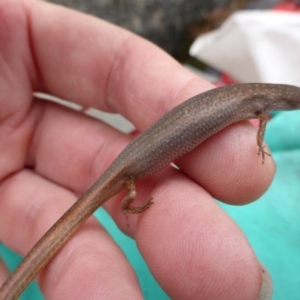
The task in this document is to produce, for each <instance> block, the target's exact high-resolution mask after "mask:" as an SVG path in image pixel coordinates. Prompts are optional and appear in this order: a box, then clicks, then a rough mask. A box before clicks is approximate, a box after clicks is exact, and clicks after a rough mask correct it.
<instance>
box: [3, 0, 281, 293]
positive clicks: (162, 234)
mask: <svg viewBox="0 0 300 300" xmlns="http://www.w3.org/2000/svg"><path fill="white" fill-rule="evenodd" d="M0 15H1V18H0V22H1V23H0V53H1V56H0V66H1V67H0V71H1V72H0V76H1V77H0V90H1V93H0V101H1V103H0V107H1V110H0V157H1V159H0V179H1V182H0V193H1V195H2V197H1V201H0V240H1V241H2V242H3V243H5V244H6V245H8V246H9V247H11V248H12V249H14V250H15V251H17V252H19V253H21V254H22V255H24V254H26V253H27V252H28V251H29V249H30V248H31V247H32V246H33V245H34V244H35V242H36V241H37V240H38V239H39V238H40V237H41V236H42V235H43V233H44V232H45V231H46V230H47V229H48V228H49V227H50V226H51V225H52V224H53V223H54V222H55V221H56V220H57V219H58V218H59V217H60V216H61V215H62V214H63V212H65V211H66V210H67V208H69V207H70V206H71V204H72V203H74V201H76V199H77V198H78V195H80V194H82V193H83V192H84V191H85V190H86V189H87V188H88V187H89V186H90V185H91V184H92V183H93V182H94V181H95V180H96V178H97V177H99V175H101V174H102V173H103V172H104V171H105V169H106V168H107V167H108V165H109V164H110V163H111V162H112V161H113V159H114V158H115V157H116V156H117V154H118V153H119V152H120V151H121V150H122V149H123V148H124V147H125V146H126V145H127V144H128V142H129V141H130V140H131V139H132V137H130V136H128V135H125V134H123V133H120V132H118V131H116V130H115V129H112V128H110V127H109V126H107V125H104V124H102V123H100V122H98V121H96V120H93V119H91V118H89V117H87V116H85V115H83V114H81V113H78V112H75V111H72V110H69V109H66V108H63V107H61V106H59V105H56V104H52V103H49V102H45V101H40V100H37V99H34V98H33V97H32V92H33V91H42V92H46V93H49V94H52V95H55V96H58V97H61V98H64V99H68V100H70V101H72V102H75V103H78V104H81V105H83V106H90V107H96V108H98V109H101V110H106V111H110V112H119V113H121V114H122V115H124V116H125V117H126V118H127V119H129V120H130V121H131V122H133V124H134V125H135V126H136V127H137V129H138V130H140V131H143V130H145V129H146V128H147V127H149V126H150V125H151V124H152V123H154V122H155V121H156V120H157V119H158V118H159V117H161V116H162V115H163V114H165V113H166V112H167V111H169V110H170V109H171V108H172V107H174V106H176V105H177V104H179V103H181V102H182V101H184V100H186V99H188V98H190V97H191V96H193V95H195V94H198V93H200V92H203V91H205V90H208V89H210V88H212V86H211V85H210V84H209V83H207V82H205V81H204V80H203V79H201V78H199V77H196V76H195V75H194V74H191V73H190V72H189V71H187V70H185V69H184V68H183V67H182V66H181V65H180V64H178V63H177V62H176V61H174V60H173V59H172V58H171V57H169V56H168V55H167V54H166V53H164V52H163V51H162V50H160V49H158V48H157V47H155V46H154V45H152V44H151V43H149V42H147V41H145V40H143V39H141V38H139V37H137V36H135V35H133V34H132V33H130V32H128V31H125V30H123V29H120V28H118V27H115V26H112V25H110V24H108V23H106V22H103V21H101V20H98V19H95V18H93V17H90V16H86V15H83V14H80V13H77V12H74V11H71V10H67V9H64V8H61V7H59V6H54V5H52V4H48V3H44V2H39V1H29V0H27V1H17V0H8V1H4V0H2V1H0ZM176 164H177V165H178V166H179V167H180V171H176V170H174V169H172V168H171V167H170V168H168V169H166V170H164V171H162V172H160V173H158V174H157V175H155V176H152V177H150V178H148V179H146V180H143V181H142V182H141V183H139V184H138V186H137V188H138V199H137V200H136V202H135V203H136V204H142V203H145V202H146V201H147V200H148V199H149V198H151V197H152V198H153V201H154V202H155V204H154V205H153V206H152V207H151V208H150V209H149V210H148V211H147V212H145V213H143V214H139V215H130V216H129V223H130V227H129V228H127V226H126V221H125V218H124V216H123V214H122V212H121V210H120V201H121V199H122V198H123V196H124V193H123V194H121V195H118V196H116V197H113V198H112V199H111V200H110V201H108V202H107V204H106V205H105V209H107V210H108V212H109V213H110V214H111V215H112V217H113V218H114V220H115V222H116V223H117V225H118V226H119V227H120V228H121V229H122V230H123V231H124V232H125V233H126V234H128V235H129V236H131V237H132V238H134V239H135V240H136V242H137V245H138V247H139V249H140V251H141V253H142V255H143V257H144V259H145V260H146V262H147V264H148V266H149V268H150V270H151V272H152V274H153V275H154V277H155V278H156V279H157V281H158V282H159V284H160V285H161V286H162V288H163V289H164V290H165V291H166V292H167V293H168V294H169V295H170V296H171V298H175V299H176V298H183V297H184V298H185V299H193V298H195V296H198V297H201V299H208V298H209V299H256V298H257V297H258V295H259V293H260V288H261V285H262V267H261V265H260V264H259V262H258V260H257V258H256V257H255V255H254V253H253V251H252V249H251V247H250V245H249V244H248V241H247V239H246V238H245V236H244V235H243V233H242V232H241V231H240V229H239V228H238V227H237V226H236V224H235V223H234V222H233V221H232V220H231V219H230V218H229V217H228V216H227V215H226V214H225V213H224V212H223V211H222V210H221V209H220V208H219V207H218V206H217V204H216V202H215V200H214V198H217V199H219V200H221V201H224V202H226V203H231V204H245V203H248V202H251V201H253V200H255V199H257V198H258V197H259V196H260V195H261V194H263V192H264V191H265V190H266V189H267V188H268V186H269V185H270V183H271V181H272V178H273V175H274V171H275V167H274V163H273V161H272V158H271V157H267V159H266V162H265V164H264V165H262V164H261V157H258V156H257V146H256V129H254V128H253V127H252V125H250V124H249V123H248V122H240V123H238V124H234V125H232V126H229V127H228V128H226V129H225V130H222V131H221V132H220V133H218V134H216V135H215V136H213V137H212V138H210V139H209V140H207V141H206V142H204V143H203V144H201V145H200V146H199V147H198V148H197V149H195V150H194V151H192V152H191V153H189V154H187V155H185V156H184V157H182V158H181V159H179V160H178V161H176ZM16 220H17V221H16ZM0 272H1V275H0V279H4V278H5V272H6V271H5V268H0ZM38 283H39V284H40V286H41V289H42V292H43V293H44V295H45V297H46V299H60V298H61V299H63V298H64V299H76V298H77V299H82V298H83V297H87V298H88V299H92V298H93V297H97V299H101V298H107V297H108V296H109V297H110V298H117V297H118V298H120V297H122V298H133V299H140V298H142V294H141V290H140V287H139V284H138V281H137V278H136V275H135V273H134V271H133V270H132V268H131V266H130V264H129V263H128V261H127V260H126V258H125V256H124V254H123V253H122V251H121V250H120V249H119V248H118V246H117V245H116V244H115V242H114V241H113V240H112V239H111V238H110V236H109V235H108V234H107V232H106V231H105V230H104V229H103V227H102V226H101V225H100V224H99V223H98V222H96V221H95V219H93V218H90V219H89V220H88V221H87V222H86V223H85V224H84V225H83V226H82V227H81V228H80V230H79V231H78V232H77V233H76V234H75V235H74V237H73V238H72V239H71V240H70V241H69V242H68V243H67V245H66V246H65V247H64V248H63V249H62V250H61V251H60V252H59V253H58V255H56V257H55V258H54V259H53V260H52V261H51V262H50V263H49V264H48V266H47V267H46V268H45V269H44V270H43V271H42V272H41V274H40V275H39V277H38ZM220 297H222V298H220Z"/></svg>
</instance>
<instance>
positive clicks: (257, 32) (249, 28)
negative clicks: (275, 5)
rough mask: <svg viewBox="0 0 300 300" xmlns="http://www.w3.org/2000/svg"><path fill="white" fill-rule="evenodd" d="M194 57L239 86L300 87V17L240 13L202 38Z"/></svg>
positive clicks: (287, 14) (290, 13)
mask: <svg viewBox="0 0 300 300" xmlns="http://www.w3.org/2000/svg"><path fill="white" fill-rule="evenodd" d="M190 55H191V56H194V57H196V58H198V59H200V60H202V61H204V62H205V63H207V64H209V65H211V66H212V67H214V68H216V69H218V70H220V71H223V72H226V73H227V74H229V75H230V76H231V77H232V78H233V79H235V80H237V81H238V82H269V83H287V84H294V85H298V86H299V85H300V70H299V66H300V14H299V13H294V12H280V11H240V12H237V13H234V14H233V15H232V16H231V17H230V18H228V19H227V20H226V21H225V22H224V23H223V25H222V26H221V27H220V28H219V29H217V30H215V31H213V32H211V33H208V34H204V35H202V36H200V37H198V38H197V39H196V40H195V42H194V43H193V45H192V46H191V48H190Z"/></svg>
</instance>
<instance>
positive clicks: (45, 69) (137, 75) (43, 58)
mask: <svg viewBox="0 0 300 300" xmlns="http://www.w3.org/2000/svg"><path fill="white" fill-rule="evenodd" d="M31 15H32V19H33V20H34V22H32V41H33V47H34V53H35V57H36V62H37V65H38V68H39V70H40V73H41V79H42V80H43V82H44V85H45V89H46V91H47V92H49V93H51V94H54V95H56V96H59V97H61V98H64V99H68V100H70V101H74V102H76V103H79V104H81V105H84V106H91V107H95V108H98V109H102V110H106V111H110V112H119V113H121V114H122V115H124V116H125V117H126V118H128V119H129V120H131V121H132V122H133V123H134V124H135V125H136V126H137V127H138V129H140V130H143V129H145V128H146V127H148V126H149V125H150V124H152V123H153V122H154V121H155V120H157V119H158V118H159V117H160V116H161V115H163V114H164V113H166V112H167V111H168V110H170V109H171V108H172V107H173V106H175V105H176V104H178V103H179V102H182V101H184V100H185V99H187V98H189V97H190V96H193V95H194V94H197V93H199V92H201V91H203V90H206V89H208V88H211V87H212V86H211V85H210V84H208V83H207V82H206V81H204V80H202V79H201V78H198V77H196V76H195V75H194V74H191V73H190V72H189V71H187V70H184V69H183V68H182V66H181V65H180V64H178V63H177V62H176V61H175V60H173V59H172V58H171V57H169V56H168V55H167V54H166V53H164V52H163V51H158V48H157V47H156V46H154V45H153V44H152V43H150V42H148V41H146V40H144V39H142V38H140V37H138V36H137V35H134V34H132V33H131V32H129V31H127V30H124V29H121V28H119V27H117V26H114V25H112V24H109V23H107V22H105V21H103V20H99V19H96V18H94V17H92V16H85V18H79V13H75V12H74V11H70V10H67V9H63V8H61V9H59V10H58V9H57V7H55V6H53V5H45V4H44V3H43V5H34V6H32V7H31ZM112 37H113V38H112ZM187 86H188V88H187ZM174 99H175V101H174ZM137 106H138V107H139V111H138V114H137V113H136V109H133V108H135V107H137Z"/></svg>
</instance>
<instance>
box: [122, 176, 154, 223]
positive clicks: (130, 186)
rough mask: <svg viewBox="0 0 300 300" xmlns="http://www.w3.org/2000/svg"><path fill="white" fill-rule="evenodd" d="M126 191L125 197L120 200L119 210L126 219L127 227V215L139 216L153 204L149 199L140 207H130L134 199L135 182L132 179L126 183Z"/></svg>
mask: <svg viewBox="0 0 300 300" xmlns="http://www.w3.org/2000/svg"><path fill="white" fill-rule="evenodd" d="M126 189H127V191H128V193H127V195H126V196H125V197H124V199H123V200H122V204H121V210H122V212H123V214H124V216H125V218H126V223H127V226H128V227H129V220H128V215H127V214H128V213H131V214H139V213H142V212H144V211H145V210H147V209H148V208H149V207H150V206H151V205H152V204H153V203H154V202H153V201H152V198H150V199H149V200H148V201H147V203H146V204H144V205H142V206H132V205H131V204H132V202H133V201H134V199H135V198H136V194H137V193H136V188H135V182H134V180H133V179H132V178H129V179H128V180H127V181H126Z"/></svg>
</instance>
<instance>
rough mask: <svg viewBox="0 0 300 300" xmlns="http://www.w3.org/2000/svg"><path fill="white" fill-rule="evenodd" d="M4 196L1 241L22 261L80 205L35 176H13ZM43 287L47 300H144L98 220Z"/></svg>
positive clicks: (49, 271) (65, 252)
mask: <svg viewBox="0 0 300 300" xmlns="http://www.w3.org/2000/svg"><path fill="white" fill-rule="evenodd" d="M0 192H1V194H2V195H3V199H2V200H3V201H1V202H0V211H1V212H5V214H3V216H4V217H3V218H0V236H1V239H2V240H3V242H4V243H6V244H7V245H9V246H10V247H11V248H13V249H15V250H16V251H17V252H19V253H21V254H23V255H24V254H26V253H27V252H28V250H29V249H30V248H31V247H32V246H33V245H34V244H35V242H36V241H37V240H38V239H39V238H40V237H41V236H42V235H43V234H44V233H45V231H46V230H47V229H48V228H49V227H50V226H51V225H52V224H53V223H54V222H55V221H56V220H57V219H58V218H59V217H60V216H61V215H62V214H63V213H64V212H65V211H66V209H67V208H68V207H69V206H70V205H71V204H72V203H73V202H74V200H75V196H74V195H73V194H72V193H70V192H69V191H67V190H65V189H63V188H61V187H58V186H56V185H54V184H53V183H50V182H49V181H46V180H45V179H43V178H41V177H39V176H37V175H36V174H34V173H32V172H31V171H22V172H20V173H18V174H16V175H14V176H11V177H10V178H9V179H7V180H6V182H5V184H3V185H2V186H1V189H0ZM16 219H17V220H18V222H16V221H15V220H16ZM20 224H22V226H21V228H20ZM38 281H39V283H40V286H41V288H42V291H43V293H44V294H45V296H46V298H47V299H83V298H85V297H87V298H88V299H94V298H95V296H96V295H97V297H98V299H100V298H101V296H102V297H103V296H104V295H115V297H116V298H119V299H121V298H123V297H125V298H129V299H140V298H142V296H141V291H140V288H139V285H138V281H137V278H136V276H135V274H134V271H133V270H132V268H131V267H130V265H129V263H128V261H127V259H126V257H125V256H124V254H123V253H122V251H121V250H120V249H119V247H118V246H117V245H116V244H115V243H114V242H113V240H112V239H111V237H110V236H109V235H108V234H107V232H106V231H105V230H104V229H103V228H102V227H101V226H100V225H99V224H98V222H96V220H95V219H89V220H88V221H87V222H86V223H85V224H84V225H83V226H82V227H81V229H80V230H79V231H78V233H77V234H76V235H75V236H74V237H73V238H72V239H71V240H70V242H69V243H68V244H67V245H66V246H65V247H64V248H63V249H62V250H61V251H60V252H59V254H58V255H57V256H55V258H54V259H53V260H52V261H51V263H50V264H49V265H48V266H47V267H46V268H45V269H44V270H43V271H42V272H41V274H40V276H39V279H38Z"/></svg>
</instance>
